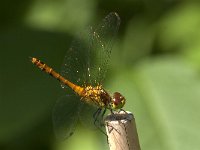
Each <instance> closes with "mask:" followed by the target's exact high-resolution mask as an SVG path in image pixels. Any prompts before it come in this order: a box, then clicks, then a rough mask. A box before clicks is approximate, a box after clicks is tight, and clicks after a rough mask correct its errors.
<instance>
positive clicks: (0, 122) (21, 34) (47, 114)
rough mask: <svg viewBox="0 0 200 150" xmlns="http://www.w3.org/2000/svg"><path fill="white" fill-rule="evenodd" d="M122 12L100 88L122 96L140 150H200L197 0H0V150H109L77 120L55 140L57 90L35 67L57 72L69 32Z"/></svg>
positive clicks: (199, 6)
mask: <svg viewBox="0 0 200 150" xmlns="http://www.w3.org/2000/svg"><path fill="white" fill-rule="evenodd" d="M112 11H116V12H118V14H119V16H120V17H121V20H122V22H121V26H120V29H119V34H118V37H117V40H116V41H115V45H114V47H113V51H112V57H111V64H110V67H109V71H108V73H107V78H106V82H105V87H106V89H108V91H109V92H111V93H112V92H114V91H119V92H121V93H123V95H124V96H125V97H126V99H127V103H126V106H125V110H129V111H131V112H133V113H134V115H135V118H136V124H137V130H138V134H139V140H140V145H141V148H142V149H143V150H188V149H190V150H198V149H199V147H200V146H199V141H200V130H199V126H200V72H199V71H200V3H199V2H197V1H195V0H190V1H187V0H182V1H179V0H161V1H156V0H123V1H122V0H121V1H120V0H110V1H109V0H98V1H92V0H57V1H54V0H29V1H27V0H26V1H25V0H24V1H14V0H13V1H12V0H7V1H6V0H4V1H0V65H1V66H0V67H1V68H0V149H1V150H14V149H16V150H17V149H20V150H29V149H30V150H31V149H32V150H35V149H41V150H45V149H46V150H48V149H51V150H64V149H72V150H79V149H85V150H93V149H96V150H100V149H109V147H108V145H107V142H106V138H105V136H104V135H102V134H101V133H100V132H99V131H91V130H87V129H85V128H83V127H82V126H78V127H77V130H76V132H75V134H74V135H73V136H72V137H71V138H70V139H69V140H67V141H66V142H63V143H57V142H56V141H55V138H54V133H53V128H52V120H51V118H52V117H51V114H52V108H53V106H54V104H55V102H56V99H58V97H59V93H60V91H61V90H62V89H61V88H60V85H59V83H58V82H57V81H56V80H53V79H52V78H50V77H48V76H47V75H46V74H44V73H42V72H41V71H39V70H38V69H37V68H36V67H34V66H33V65H32V64H31V62H30V60H29V57H30V56H32V57H37V58H40V59H42V60H43V61H45V62H46V63H48V64H49V65H50V66H52V67H53V68H54V69H55V70H59V69H60V66H61V64H62V61H63V58H64V55H65V52H66V50H67V49H68V48H69V47H70V42H71V41H72V37H73V35H75V34H76V33H78V32H80V31H81V29H83V28H84V27H86V26H88V25H89V24H94V23H97V22H99V21H100V20H101V19H102V18H103V17H104V16H106V15H107V14H108V13H109V12H112Z"/></svg>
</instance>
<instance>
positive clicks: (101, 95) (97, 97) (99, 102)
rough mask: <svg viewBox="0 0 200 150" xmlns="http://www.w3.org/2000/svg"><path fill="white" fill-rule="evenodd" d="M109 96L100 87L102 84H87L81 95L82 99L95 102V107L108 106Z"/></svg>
mask: <svg viewBox="0 0 200 150" xmlns="http://www.w3.org/2000/svg"><path fill="white" fill-rule="evenodd" d="M111 100H112V98H111V96H110V95H109V94H108V93H107V92H106V91H105V90H104V89H103V88H102V86H99V85H98V86H95V87H92V86H87V87H86V88H85V93H84V96H83V101H85V102H86V103H89V104H95V105H96V106H97V107H102V108H103V107H104V108H110V102H111Z"/></svg>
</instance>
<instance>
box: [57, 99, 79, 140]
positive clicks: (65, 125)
mask: <svg viewBox="0 0 200 150" xmlns="http://www.w3.org/2000/svg"><path fill="white" fill-rule="evenodd" d="M79 101H80V98H79V97H78V96H76V95H74V96H63V97H61V98H60V99H58V101H57V103H56V105H55V107H54V109H53V125H54V131H55V134H56V137H57V138H58V139H60V140H64V139H66V138H68V137H70V136H71V135H72V134H73V132H74V130H75V128H76V125H77V121H78V113H79V112H80V111H81V110H80V109H81V107H80V102H79Z"/></svg>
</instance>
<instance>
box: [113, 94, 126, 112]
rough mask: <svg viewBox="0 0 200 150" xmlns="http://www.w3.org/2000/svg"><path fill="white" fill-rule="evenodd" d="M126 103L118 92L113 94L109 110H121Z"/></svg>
mask: <svg viewBox="0 0 200 150" xmlns="http://www.w3.org/2000/svg"><path fill="white" fill-rule="evenodd" d="M125 102H126V99H125V97H124V96H122V95H121V94H120V93H119V92H115V93H114V94H113V97H112V101H111V109H115V110H116V109H121V108H122V107H123V106H124V104H125Z"/></svg>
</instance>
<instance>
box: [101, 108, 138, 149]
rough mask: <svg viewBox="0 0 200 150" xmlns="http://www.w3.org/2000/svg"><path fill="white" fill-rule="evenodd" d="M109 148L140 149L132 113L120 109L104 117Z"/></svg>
mask: <svg viewBox="0 0 200 150" xmlns="http://www.w3.org/2000/svg"><path fill="white" fill-rule="evenodd" d="M105 124H106V132H107V136H108V143H109V146H110V150H140V144H139V139H138V134H137V129H136V124H135V118H134V116H133V114H132V113H130V112H125V111H120V112H119V113H114V114H110V115H108V116H107V117H106V118H105Z"/></svg>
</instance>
